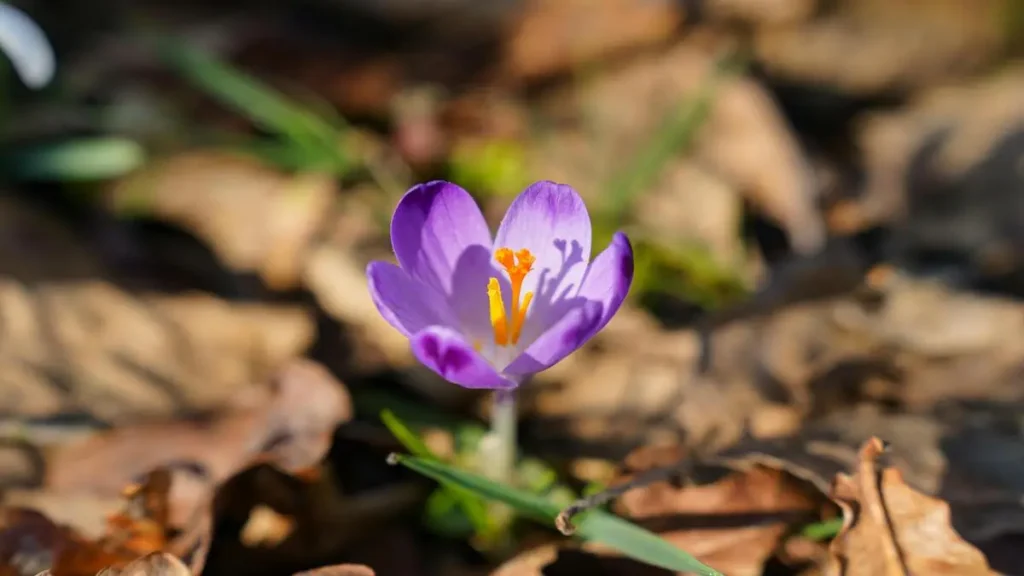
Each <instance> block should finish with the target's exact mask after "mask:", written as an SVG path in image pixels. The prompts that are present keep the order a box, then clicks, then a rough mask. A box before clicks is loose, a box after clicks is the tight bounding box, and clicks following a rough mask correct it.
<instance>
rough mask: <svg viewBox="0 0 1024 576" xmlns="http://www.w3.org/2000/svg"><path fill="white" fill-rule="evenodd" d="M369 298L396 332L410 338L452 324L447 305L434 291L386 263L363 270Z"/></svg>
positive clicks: (373, 263)
mask: <svg viewBox="0 0 1024 576" xmlns="http://www.w3.org/2000/svg"><path fill="white" fill-rule="evenodd" d="M366 278H367V281H368V284H369V287H370V298H372V299H373V303H374V305H376V306H377V310H378V311H379V312H380V315H381V316H383V317H384V319H385V320H387V321H388V323H389V324H391V325H392V326H394V327H395V329H396V330H398V331H399V332H401V333H402V334H405V335H406V336H407V337H411V336H412V335H413V334H416V333H417V332H419V331H421V330H423V329H424V328H426V327H428V326H434V325H437V324H443V325H448V326H453V325H454V324H455V320H454V317H453V316H452V312H451V310H450V308H449V307H448V304H447V302H446V301H445V300H444V298H442V297H441V295H440V294H438V293H437V292H435V291H434V289H433V288H430V287H429V286H425V285H423V283H421V282H419V281H417V280H413V279H412V278H410V277H409V275H408V274H406V273H405V271H404V270H402V269H401V268H399V267H398V266H395V265H394V264H391V263H388V262H370V264H369V265H368V266H367V267H366Z"/></svg>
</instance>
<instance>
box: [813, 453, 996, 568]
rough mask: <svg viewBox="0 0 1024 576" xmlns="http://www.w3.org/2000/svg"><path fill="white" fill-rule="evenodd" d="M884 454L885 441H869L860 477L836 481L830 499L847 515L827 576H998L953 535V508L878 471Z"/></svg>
mask: <svg viewBox="0 0 1024 576" xmlns="http://www.w3.org/2000/svg"><path fill="white" fill-rule="evenodd" d="M884 449H885V444H884V443H883V442H882V441H881V440H880V439H878V438H877V437H875V438H871V439H869V440H868V441H866V442H865V443H864V445H863V446H862V447H861V449H860V453H859V455H858V456H859V462H858V465H857V471H856V473H855V474H854V475H853V476H850V475H847V474H842V473H840V474H838V475H836V478H835V481H834V482H833V484H832V490H831V495H830V496H831V498H832V499H833V500H834V501H835V502H836V503H837V504H838V505H839V506H840V508H842V510H843V527H842V529H841V530H840V532H839V534H838V535H837V536H836V537H835V539H834V540H833V541H832V543H831V544H830V545H829V559H828V564H827V568H826V572H825V573H826V575H827V576H910V575H911V574H928V575H930V576H944V575H953V574H956V575H958V576H989V575H991V574H994V572H992V570H991V569H990V568H989V565H988V562H987V561H986V560H985V556H984V555H983V554H982V553H981V552H980V551H979V550H978V549H977V548H975V547H974V546H972V545H971V544H969V543H968V542H966V541H965V540H964V539H963V538H961V537H960V535H959V534H958V533H957V532H956V531H955V530H954V529H953V527H952V525H951V524H950V509H949V504H947V503H946V502H944V501H942V500H939V499H938V498H932V497H930V496H926V495H924V494H922V493H920V492H918V491H916V490H914V489H913V488H911V487H910V486H908V485H907V484H906V483H905V482H904V481H903V475H902V474H901V473H900V471H899V470H897V469H895V468H885V469H882V470H879V466H878V457H879V456H880V455H881V454H882V452H883V451H884Z"/></svg>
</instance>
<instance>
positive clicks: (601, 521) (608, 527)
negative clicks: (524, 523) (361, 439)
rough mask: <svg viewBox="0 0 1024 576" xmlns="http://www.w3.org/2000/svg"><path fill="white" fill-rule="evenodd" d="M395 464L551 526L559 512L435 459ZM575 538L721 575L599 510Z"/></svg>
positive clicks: (704, 575) (669, 566) (706, 575)
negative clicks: (509, 507)
mask: <svg viewBox="0 0 1024 576" xmlns="http://www.w3.org/2000/svg"><path fill="white" fill-rule="evenodd" d="M392 458H393V459H394V460H395V461H397V463H399V464H402V465H403V466H405V467H407V468H409V469H411V470H414V471H416V472H418V473H420V474H423V475H424V476H427V477H429V478H433V479H434V480H436V481H438V482H439V483H441V484H442V485H446V486H451V487H459V488H461V489H463V490H469V491H472V492H473V493H476V494H479V495H481V496H484V497H486V498H489V499H492V500H497V501H500V502H503V503H504V504H507V505H509V506H512V507H513V508H515V509H516V510H517V511H518V512H519V513H521V514H522V515H524V516H529V517H531V518H533V519H535V520H538V521H540V522H543V523H546V524H548V525H553V524H554V521H555V517H556V516H557V515H558V513H559V511H560V509H559V507H558V505H556V504H554V503H553V502H551V501H549V500H548V499H546V498H544V497H541V496H537V495H535V494H530V493H528V492H524V491H522V490H517V489H514V488H510V487H508V486H503V485H501V484H498V483H497V482H493V481H491V480H488V479H486V478H483V477H481V476H477V475H475V474H471V473H469V472H465V471H462V470H458V469H456V468H452V467H451V466H448V465H446V464H443V463H441V462H438V461H436V460H431V459H425V458H418V457H415V456H403V455H398V454H394V455H392ZM576 533H577V535H578V536H579V537H580V538H582V539H584V540H589V541H592V542H598V543H601V544H604V545H606V546H610V547H612V548H615V549H616V550H619V551H620V552H622V553H623V554H625V555H626V556H629V557H630V558H633V559H635V560H639V561H641V562H645V563H647V564H650V565H652V566H658V567H661V568H665V569H666V570H676V571H682V572H693V573H696V574H699V575H700V576H723V575H722V573H721V572H718V571H717V570H715V569H714V568H711V567H709V566H706V565H704V564H702V563H701V562H700V561H698V560H697V559H696V558H694V557H693V556H691V555H690V554H687V553H686V552H684V551H683V550H681V549H679V548H677V547H676V546H674V545H672V544H671V543H669V542H667V541H665V540H664V539H662V538H660V537H658V536H657V535H656V534H654V533H652V532H649V531H647V530H645V529H643V528H641V527H639V526H637V525H635V524H632V523H630V522H628V521H626V520H623V519H622V518H619V517H618V516H614V515H612V514H609V513H607V512H604V511H603V510H591V511H590V512H587V513H586V514H585V515H583V516H582V517H581V518H580V519H579V521H578V523H577V532H576Z"/></svg>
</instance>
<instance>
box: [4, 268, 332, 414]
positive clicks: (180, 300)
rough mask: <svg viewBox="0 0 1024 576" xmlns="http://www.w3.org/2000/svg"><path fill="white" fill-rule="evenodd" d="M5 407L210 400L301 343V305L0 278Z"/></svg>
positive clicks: (179, 407) (98, 410) (160, 408)
mask: <svg viewBox="0 0 1024 576" xmlns="http://www.w3.org/2000/svg"><path fill="white" fill-rule="evenodd" d="M0 316H2V317H3V318H4V319H5V321H4V323H3V326H2V327H0V339H2V340H3V342H4V345H3V346H2V347H0V388H2V389H3V390H4V392H5V393H4V394H3V395H2V398H0V408H2V412H4V413H5V414H13V415H18V416H20V417H25V418H47V417H53V416H58V415H62V414H67V413H72V414H76V413H83V412H84V413H87V414H89V415H91V416H93V417H94V418H96V419H98V420H101V421H105V422H107V423H111V424H120V423H125V422H131V421H139V420H143V419H147V418H161V417H171V416H178V415H181V414H183V413H184V414H188V413H194V412H197V411H206V410H213V409H217V408H220V407H223V406H224V405H225V404H228V403H231V402H232V401H233V399H234V397H235V396H237V395H238V394H239V392H240V391H242V390H244V389H246V388H248V387H250V386H251V384H252V382H254V381H259V380H262V379H263V378H265V377H266V375H267V373H268V372H269V371H270V370H272V369H274V368H276V367H277V366H278V365H280V363H282V362H284V361H286V360H287V359H289V358H291V357H294V356H295V355H297V354H298V353H300V352H301V351H302V350H304V349H305V348H306V347H307V346H308V345H309V343H310V342H311V340H312V338H313V333H314V326H313V322H312V319H311V318H310V316H309V313H308V312H307V311H306V310H304V309H302V308H292V307H275V306H266V305H255V304H242V305H236V304H230V303H227V302H225V301H222V300H219V299H216V298H213V297H211V296H207V295H202V294H187V295H174V296H168V295H133V294H129V293H127V292H125V291H123V290H121V289H119V288H117V287H115V286H113V285H111V284H108V283H105V282H102V281H84V282H80V283H46V284H39V285H36V286H31V285H25V284H22V283H19V282H16V281H13V280H9V279H8V280H0Z"/></svg>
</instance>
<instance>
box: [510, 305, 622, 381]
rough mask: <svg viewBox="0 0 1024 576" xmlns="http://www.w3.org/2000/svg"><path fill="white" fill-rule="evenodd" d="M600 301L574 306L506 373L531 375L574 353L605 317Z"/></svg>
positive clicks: (520, 356)
mask: <svg viewBox="0 0 1024 576" xmlns="http://www.w3.org/2000/svg"><path fill="white" fill-rule="evenodd" d="M602 309H603V305H602V304H601V303H600V302H585V303H583V304H581V305H579V306H577V307H576V308H573V309H572V310H571V311H569V312H568V313H567V314H565V315H564V316H562V317H561V319H559V320H558V321H556V322H555V324H554V325H553V326H551V327H550V328H548V329H547V330H546V331H545V332H544V333H543V334H541V335H540V336H539V337H537V339H536V340H534V341H533V343H532V344H530V346H529V347H527V348H526V350H525V351H523V353H522V354H520V355H519V356H518V357H517V358H516V359H515V360H513V361H512V363H511V364H509V365H508V366H506V367H505V369H504V370H503V372H504V373H505V374H509V375H511V376H527V375H529V374H534V373H537V372H540V371H542V370H547V369H548V368H550V367H552V366H554V365H555V364H556V363H557V362H559V361H560V360H562V359H563V358H565V357H566V356H568V355H569V354H572V353H573V352H574V351H576V350H577V349H578V348H579V347H580V346H582V345H583V343H584V342H586V341H587V340H588V339H589V338H590V337H591V336H592V335H593V334H594V333H595V332H596V330H594V327H595V326H596V325H597V324H599V323H600V322H601V319H602V318H603V314H602V311H603V310H602Z"/></svg>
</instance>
